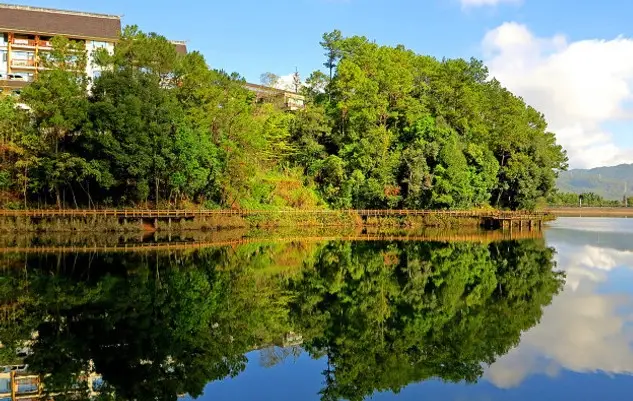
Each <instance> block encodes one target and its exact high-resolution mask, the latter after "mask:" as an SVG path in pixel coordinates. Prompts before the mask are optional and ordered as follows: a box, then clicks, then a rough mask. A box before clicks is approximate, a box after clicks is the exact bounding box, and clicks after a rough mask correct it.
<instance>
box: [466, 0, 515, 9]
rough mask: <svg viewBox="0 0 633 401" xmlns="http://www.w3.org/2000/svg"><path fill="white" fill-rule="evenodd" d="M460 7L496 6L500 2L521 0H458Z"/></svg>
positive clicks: (512, 2)
mask: <svg viewBox="0 0 633 401" xmlns="http://www.w3.org/2000/svg"><path fill="white" fill-rule="evenodd" d="M460 2H461V3H462V7H465V8H466V7H484V6H496V5H498V4H501V3H510V4H520V3H521V2H522V0H460Z"/></svg>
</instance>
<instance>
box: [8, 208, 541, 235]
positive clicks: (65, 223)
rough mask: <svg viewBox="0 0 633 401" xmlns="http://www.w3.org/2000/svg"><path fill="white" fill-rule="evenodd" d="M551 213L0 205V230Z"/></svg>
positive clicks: (426, 220) (408, 220)
mask: <svg viewBox="0 0 633 401" xmlns="http://www.w3.org/2000/svg"><path fill="white" fill-rule="evenodd" d="M551 218H552V216H550V215H548V214H544V213H535V212H534V213H527V212H502V211H494V210H456V211H452V210H451V211H447V210H296V209H294V210H134V209H131V210H75V209H63V210H51V209H44V210H0V232H92V231H97V232H123V233H126V232H128V233H138V232H154V231H189V230H196V231H200V230H201V231H215V230H225V229H252V228H274V227H400V228H415V227H435V228H455V227H485V228H488V229H495V228H504V227H507V228H510V227H513V226H516V227H518V228H519V229H522V228H526V229H532V228H540V227H541V225H542V222H543V221H547V220H549V219H551Z"/></svg>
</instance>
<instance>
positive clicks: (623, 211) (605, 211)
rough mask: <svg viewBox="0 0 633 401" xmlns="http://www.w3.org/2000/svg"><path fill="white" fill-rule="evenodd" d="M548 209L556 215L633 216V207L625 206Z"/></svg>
mask: <svg viewBox="0 0 633 401" xmlns="http://www.w3.org/2000/svg"><path fill="white" fill-rule="evenodd" d="M547 211H548V212H549V213H551V214H552V215H554V216H556V217H633V208H625V207H620V208H618V207H582V208H581V207H555V208H554V207H553V208H549V209H547Z"/></svg>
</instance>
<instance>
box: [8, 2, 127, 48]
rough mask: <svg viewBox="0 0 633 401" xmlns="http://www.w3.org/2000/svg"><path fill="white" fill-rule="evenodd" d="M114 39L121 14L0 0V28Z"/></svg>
mask: <svg viewBox="0 0 633 401" xmlns="http://www.w3.org/2000/svg"><path fill="white" fill-rule="evenodd" d="M2 31H9V32H20V33H30V34H42V35H49V36H55V35H63V36H70V37H75V38H82V39H106V40H117V39H118V38H119V37H120V35H121V17H119V16H116V15H108V14H94V13H84V12H77V11H65V10H56V9H51V8H39V7H27V6H16V5H11V4H1V3H0V32H2Z"/></svg>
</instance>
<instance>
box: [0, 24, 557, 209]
mask: <svg viewBox="0 0 633 401" xmlns="http://www.w3.org/2000/svg"><path fill="white" fill-rule="evenodd" d="M53 42H54V43H53V44H54V51H52V52H51V53H50V54H49V55H48V56H47V57H46V60H47V66H48V67H49V68H48V69H46V70H43V71H42V72H41V73H40V74H39V77H38V79H37V80H36V81H35V82H34V83H32V84H31V85H29V86H28V87H27V88H25V89H24V91H23V93H22V95H21V97H20V99H19V102H20V103H23V104H25V105H27V106H28V108H29V109H30V110H29V111H25V110H22V109H20V108H16V107H15V106H16V105H15V100H14V99H12V98H9V97H4V98H1V99H0V116H1V117H2V120H3V122H2V123H0V141H1V142H0V150H1V152H0V165H1V166H2V170H1V171H0V191H1V192H2V195H3V196H0V202H2V203H3V205H4V207H21V206H24V205H26V206H27V207H28V206H29V204H30V205H33V204H37V205H38V206H44V205H56V206H57V207H62V206H69V205H72V206H75V207H81V206H84V207H85V206H88V207H93V206H95V205H102V206H103V205H106V206H131V205H132V206H133V205H148V204H153V205H163V206H165V205H178V206H181V207H182V206H183V205H184V206H186V205H188V204H194V203H195V204H200V205H203V206H206V207H231V208H255V207H257V208H266V207H269V208H280V207H292V208H314V207H333V208H440V209H449V208H451V209H460V208H461V209H463V208H471V207H478V206H484V205H491V206H493V207H498V208H510V209H531V208H534V207H537V206H538V205H540V204H542V203H543V202H544V201H545V199H546V198H547V196H548V195H549V194H550V192H551V190H552V189H553V188H554V184H555V179H556V176H557V174H558V172H559V171H561V170H564V169H565V168H566V160H567V158H566V155H565V152H564V151H563V149H562V148H561V147H560V146H559V145H557V143H556V138H555V136H554V134H553V133H551V132H549V131H548V129H547V124H546V120H545V117H544V116H543V115H542V114H541V113H539V112H538V111H537V110H535V109H533V108H532V107H530V106H529V105H527V104H526V103H525V102H524V101H523V99H521V98H520V97H517V96H515V95H514V94H512V93H510V92H509V91H508V90H507V89H505V88H504V87H503V86H502V85H501V83H500V82H499V81H497V80H496V79H494V78H492V77H489V76H488V70H487V69H486V67H485V66H484V65H483V64H482V62H480V61H478V60H475V59H471V60H463V59H444V60H438V59H435V58H433V57H430V56H425V55H419V54H416V53H414V52H413V51H411V50H408V49H406V48H405V47H404V46H401V45H399V46H395V47H392V46H381V45H379V44H376V43H374V42H371V41H370V40H368V39H367V38H365V37H359V36H354V37H344V36H343V35H342V33H341V32H340V31H333V32H331V33H327V34H325V35H324V36H323V40H322V41H321V45H322V46H323V48H324V51H325V62H324V67H325V68H326V72H325V73H324V72H322V71H320V70H318V71H315V72H314V73H312V74H311V75H310V76H309V77H308V78H307V79H306V81H305V83H301V82H300V78H299V74H298V73H297V74H296V76H295V77H294V80H293V85H294V89H293V90H295V91H296V90H299V91H300V92H301V93H302V94H303V95H304V96H305V97H306V99H307V104H306V106H305V107H304V108H302V109H300V110H295V111H289V110H286V109H284V108H283V107H280V105H279V104H277V103H274V102H273V103H267V102H260V101H258V99H256V96H255V95H254V94H253V93H252V92H251V91H249V90H248V89H247V88H246V87H245V81H244V79H243V78H242V77H240V76H239V75H238V74H235V73H233V74H228V73H226V72H224V71H222V70H217V69H211V68H209V67H208V65H207V63H206V61H205V60H204V58H203V57H202V55H201V54H200V53H198V52H192V53H189V54H186V55H180V54H178V53H177V52H176V49H175V47H174V46H173V44H171V43H170V42H169V41H168V40H167V39H165V38H164V37H162V36H160V35H158V34H154V33H150V34H146V33H143V32H141V31H139V30H138V29H137V28H136V27H128V28H126V29H124V30H123V32H122V36H121V39H120V41H119V42H118V43H117V45H116V47H115V50H114V53H113V54H109V53H107V52H106V51H105V50H103V49H102V50H101V51H100V52H99V53H98V54H96V55H95V56H94V57H93V58H91V59H94V60H95V62H96V63H97V65H98V66H99V67H100V68H101V73H100V74H99V76H98V77H96V78H94V79H92V80H91V79H88V77H87V76H85V74H84V73H83V71H84V70H85V65H86V63H87V60H88V57H87V55H86V54H85V51H83V49H82V48H81V47H80V45H78V44H77V43H74V42H72V41H69V40H66V39H63V38H55V40H54V41H53ZM262 77H263V79H264V80H265V82H267V83H268V84H270V85H274V82H276V80H277V79H278V77H277V76H276V75H275V74H272V73H266V74H264V75H263V76H262ZM260 100H261V99H260Z"/></svg>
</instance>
